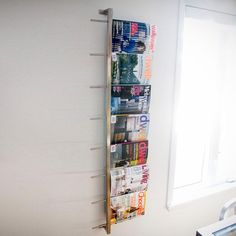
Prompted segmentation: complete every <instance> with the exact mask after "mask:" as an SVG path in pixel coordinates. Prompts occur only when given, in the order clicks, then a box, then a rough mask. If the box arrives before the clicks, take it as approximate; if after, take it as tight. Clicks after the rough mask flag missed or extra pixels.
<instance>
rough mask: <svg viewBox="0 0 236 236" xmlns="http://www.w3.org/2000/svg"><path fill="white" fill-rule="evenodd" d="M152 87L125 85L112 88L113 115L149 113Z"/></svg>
mask: <svg viewBox="0 0 236 236" xmlns="http://www.w3.org/2000/svg"><path fill="white" fill-rule="evenodd" d="M150 95H151V85H133V86H131V85H124V86H115V85H113V86H112V88H111V114H140V113H147V112H148V110H149V105H150Z"/></svg>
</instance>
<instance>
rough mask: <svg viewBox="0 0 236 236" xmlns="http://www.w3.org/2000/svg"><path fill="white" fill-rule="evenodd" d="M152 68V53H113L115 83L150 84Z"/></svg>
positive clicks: (113, 81)
mask: <svg viewBox="0 0 236 236" xmlns="http://www.w3.org/2000/svg"><path fill="white" fill-rule="evenodd" d="M151 68H152V56H151V55H150V54H144V55H141V54H125V53H112V83H113V84H149V83H150V79H151V76H152V73H151Z"/></svg>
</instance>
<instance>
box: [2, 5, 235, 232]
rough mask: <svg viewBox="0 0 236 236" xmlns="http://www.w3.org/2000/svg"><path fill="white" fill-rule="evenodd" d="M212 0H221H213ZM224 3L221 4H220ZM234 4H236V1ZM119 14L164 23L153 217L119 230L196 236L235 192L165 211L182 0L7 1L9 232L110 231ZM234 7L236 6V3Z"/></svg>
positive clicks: (158, 60)
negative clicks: (109, 11)
mask: <svg viewBox="0 0 236 236" xmlns="http://www.w3.org/2000/svg"><path fill="white" fill-rule="evenodd" d="M207 2H209V4H210V2H212V1H207ZM217 2H220V1H217ZM224 2H225V3H226V2H228V3H230V4H231V5H228V6H230V9H231V8H232V7H235V1H234V0H232V1H224ZM108 7H112V8H113V9H114V17H116V18H120V19H128V20H137V21H147V22H151V23H155V24H157V25H158V37H157V38H158V39H157V51H156V54H155V60H154V68H153V69H154V78H153V81H152V86H153V87H152V103H151V118H152V122H151V127H150V136H149V139H150V154H149V164H150V166H151V179H150V185H149V190H148V196H147V210H146V216H144V217H141V218H138V219H135V220H132V221H128V222H125V223H122V224H119V225H115V226H113V227H112V235H114V236H120V235H125V234H127V233H129V235H135V236H141V235H148V236H157V235H159V236H173V235H177V236H194V235H195V229H196V228H198V227H200V226H203V225H206V224H209V223H211V222H214V221H215V220H216V219H217V217H218V213H219V209H220V207H221V205H222V204H223V203H224V202H225V201H226V200H228V199H230V198H231V197H233V196H235V194H236V191H228V192H225V193H223V194H217V195H214V196H210V197H208V198H204V199H201V200H198V201H195V202H194V203H191V204H185V205H184V206H181V207H178V208H176V209H174V210H172V211H167V210H166V208H165V201H166V190H167V177H168V159H169V143H170V129H171V114H172V109H173V105H172V104H173V86H174V73H175V59H176V41H177V26H178V1H177V0H165V1H164V0H146V1H138V0H136V1H126V0H119V1H118V0H116V1H114V0H110V1H109V0H100V1H96V0H94V1H92V0H87V1H86V0H47V1H46V0H41V1H39V0H0V235H1V236H92V235H94V236H102V235H105V231H104V230H91V227H92V226H95V225H97V224H99V223H103V222H104V214H103V205H102V204H98V205H91V203H90V202H91V201H93V200H96V199H101V198H103V192H104V181H103V179H102V178H98V179H91V178H90V176H91V175H96V174H99V173H102V172H103V168H104V153H103V151H101V150H97V151H91V150H90V148H91V147H94V146H99V145H101V144H103V143H104V132H103V126H102V125H103V124H102V122H101V121H99V120H98V121H91V120H90V118H91V117H94V116H100V115H102V114H103V109H104V107H103V100H104V90H102V89H90V88H89V86H90V85H101V84H104V76H105V73H104V61H103V58H100V57H94V58H92V57H90V56H89V53H90V52H103V51H104V50H105V36H104V35H105V31H106V30H105V25H103V24H99V23H91V22H90V18H96V17H100V18H102V16H98V14H97V11H98V9H105V8H108ZM234 9H235V8H234Z"/></svg>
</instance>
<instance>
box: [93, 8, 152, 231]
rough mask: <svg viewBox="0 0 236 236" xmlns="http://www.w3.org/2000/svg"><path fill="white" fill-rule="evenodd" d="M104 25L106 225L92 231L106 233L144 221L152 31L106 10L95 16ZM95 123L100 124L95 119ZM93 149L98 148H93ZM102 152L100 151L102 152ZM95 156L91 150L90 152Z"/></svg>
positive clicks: (95, 20) (148, 27) (141, 24)
mask: <svg viewBox="0 0 236 236" xmlns="http://www.w3.org/2000/svg"><path fill="white" fill-rule="evenodd" d="M99 14H102V15H104V16H106V20H100V19H91V21H93V22H102V23H106V24H107V50H106V53H104V54H103V53H91V54H90V55H91V56H104V57H105V58H106V85H105V86H90V88H106V106H105V107H106V111H105V113H106V119H105V120H106V170H105V174H102V175H96V176H92V178H97V177H105V179H106V194H105V199H103V200H99V201H95V202H92V204H95V203H98V202H105V205H106V207H105V211H106V223H105V224H102V225H98V226H95V227H94V229H96V228H104V229H105V230H106V232H107V234H110V233H111V224H115V223H119V222H123V221H124V220H128V219H132V218H134V217H136V216H140V215H144V213H145V204H146V190H147V186H148V179H149V167H148V165H147V163H146V162H147V157H148V139H147V136H148V126H149V120H150V119H149V113H148V112H149V106H150V95H151V85H150V79H151V74H152V73H151V64H152V55H153V52H154V44H155V37H156V26H155V25H150V24H146V23H142V22H135V21H125V20H117V19H114V20H113V18H112V16H113V10H112V9H111V8H109V9H106V10H100V11H99ZM96 119H99V117H97V118H96ZM96 148H97V147H96ZM101 148H103V147H101ZM94 150H95V148H94Z"/></svg>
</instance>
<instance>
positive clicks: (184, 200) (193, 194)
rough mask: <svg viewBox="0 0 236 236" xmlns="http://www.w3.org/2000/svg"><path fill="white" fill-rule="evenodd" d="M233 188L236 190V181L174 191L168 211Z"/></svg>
mask: <svg viewBox="0 0 236 236" xmlns="http://www.w3.org/2000/svg"><path fill="white" fill-rule="evenodd" d="M233 188H236V181H234V182H223V183H219V184H217V185H213V186H202V185H200V184H199V185H194V186H188V187H182V188H179V189H175V190H174V191H173V199H172V201H171V202H167V209H168V210H173V209H175V208H177V207H178V206H180V205H183V204H188V203H190V202H192V201H194V200H197V199H200V198H204V197H207V196H210V195H212V194H216V193H220V192H223V191H227V190H230V189H233Z"/></svg>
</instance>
